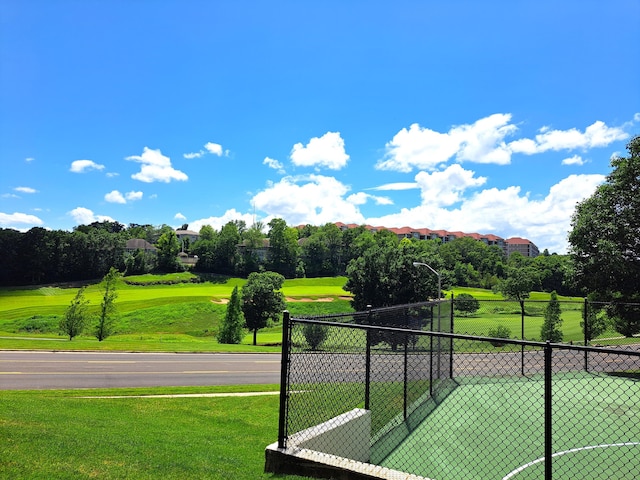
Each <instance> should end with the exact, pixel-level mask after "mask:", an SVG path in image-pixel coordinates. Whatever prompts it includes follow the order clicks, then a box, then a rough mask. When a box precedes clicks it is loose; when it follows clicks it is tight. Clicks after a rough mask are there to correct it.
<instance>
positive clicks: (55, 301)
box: [0, 273, 620, 352]
mask: <svg viewBox="0 0 640 480" xmlns="http://www.w3.org/2000/svg"><path fill="white" fill-rule="evenodd" d="M196 280H198V278H197V277H196V276H195V275H193V274H189V273H185V274H174V275H164V276H157V275H144V276H139V277H127V278H125V279H124V280H123V281H121V282H120V284H119V286H118V299H117V300H116V305H117V307H118V312H119V318H118V320H117V321H116V324H115V333H114V335H112V336H110V337H108V338H107V339H106V340H105V341H102V342H98V341H97V340H96V339H95V337H93V336H92V329H91V327H90V326H89V327H88V328H87V329H86V331H85V333H84V334H83V335H81V336H79V337H76V338H74V339H73V341H71V342H70V341H68V339H67V338H66V337H65V336H63V335H62V334H60V333H59V332H58V323H59V320H60V318H61V317H62V316H63V315H64V312H65V310H66V308H67V307H68V306H69V304H70V303H71V300H72V299H73V298H74V296H75V294H76V292H77V291H78V287H77V286H75V287H74V286H68V287H62V286H57V287H53V286H46V287H39V288H24V289H17V288H6V289H0V349H48V350H121V351H149V352H153V351H171V352H221V351H225V352H276V351H279V349H280V343H281V339H282V328H281V326H280V325H279V324H276V325H273V326H270V327H268V328H265V329H262V330H260V331H259V332H258V345H257V346H255V347H254V346H253V345H252V341H253V337H252V334H251V333H250V332H247V335H246V336H245V338H244V339H243V341H242V343H241V344H240V345H220V344H218V342H217V341H216V340H215V336H216V334H217V332H218V328H219V325H220V323H221V321H222V319H223V318H224V315H225V313H226V301H227V300H228V298H229V297H230V296H231V292H232V291H233V288H234V287H236V286H239V287H241V286H242V285H243V284H244V282H245V280H243V279H239V278H223V277H220V278H215V277H211V278H209V279H208V280H207V281H205V282H201V283H196V282H195V281H196ZM345 283H346V278H345V277H335V278H313V279H292V280H286V281H285V283H284V286H283V289H282V291H283V293H284V295H285V297H286V298H287V308H288V309H289V311H290V312H291V313H292V314H293V315H301V314H304V315H326V314H332V313H340V312H350V311H352V309H351V305H350V303H349V298H350V297H349V296H348V292H345V291H344V290H343V288H342V287H343V286H344V284H345ZM445 293H446V294H447V297H448V298H450V296H451V293H453V294H454V295H456V296H457V295H460V294H461V293H468V294H471V295H472V296H473V297H475V298H476V299H478V300H480V301H481V309H480V310H478V311H477V312H475V313H473V314H471V315H468V316H464V315H459V314H458V313H456V315H455V317H456V318H455V332H456V333H462V334H469V335H483V336H489V330H490V329H491V328H495V327H496V326H498V325H503V326H506V327H507V328H509V329H510V331H511V337H512V338H521V329H522V324H521V323H522V322H521V317H520V308H519V305H518V303H517V302H502V301H499V300H502V297H501V296H500V295H498V294H495V293H493V292H491V291H490V290H482V289H477V288H466V287H456V288H454V289H452V290H449V291H446V292H445ZM86 298H87V299H88V300H89V301H90V305H91V308H92V309H93V311H94V312H97V309H98V307H99V305H100V289H99V286H98V285H97V284H93V285H89V286H87V289H86ZM548 299H549V294H547V293H542V292H532V293H531V298H530V300H529V301H527V306H526V313H527V314H526V316H525V330H524V333H525V338H527V339H529V340H535V339H539V338H540V329H541V326H542V322H543V321H544V307H545V306H546V301H548ZM492 300H493V301H496V302H495V303H494V302H491V301H492ZM559 300H560V301H561V302H562V303H561V308H562V319H563V324H562V330H563V334H564V341H566V342H569V341H573V342H574V343H580V342H582V341H583V333H582V328H581V327H580V321H581V315H582V312H581V308H582V303H581V299H575V298H566V297H559ZM567 300H571V301H573V303H567ZM603 336H604V337H619V336H620V335H619V334H617V333H616V332H613V331H610V332H606V333H605V334H604V335H603Z"/></svg>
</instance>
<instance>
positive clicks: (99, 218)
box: [67, 207, 115, 225]
mask: <svg viewBox="0 0 640 480" xmlns="http://www.w3.org/2000/svg"><path fill="white" fill-rule="evenodd" d="M67 214H68V215H69V216H71V218H73V220H74V221H75V222H76V223H77V224H78V225H88V224H90V223H93V222H114V221H115V220H114V219H113V218H111V217H109V216H107V215H95V214H94V213H93V212H92V211H91V210H89V209H88V208H84V207H77V208H74V209H73V210H71V211H70V212H67Z"/></svg>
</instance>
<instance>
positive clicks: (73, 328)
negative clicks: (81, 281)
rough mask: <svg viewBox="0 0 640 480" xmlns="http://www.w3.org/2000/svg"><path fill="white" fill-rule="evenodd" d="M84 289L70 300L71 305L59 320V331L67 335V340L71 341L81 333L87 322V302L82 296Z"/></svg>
mask: <svg viewBox="0 0 640 480" xmlns="http://www.w3.org/2000/svg"><path fill="white" fill-rule="evenodd" d="M85 288H86V287H82V288H80V289H79V290H78V292H77V293H76V296H75V297H74V299H73V300H71V304H70V305H69V306H68V307H67V310H66V312H65V313H64V317H62V318H61V319H60V330H61V331H62V332H63V333H64V334H65V335H69V340H73V337H76V336H78V335H80V334H81V333H82V331H83V330H84V326H85V324H86V322H87V317H88V310H89V300H87V299H86V298H85V296H84V291H85Z"/></svg>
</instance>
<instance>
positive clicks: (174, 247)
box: [156, 230, 180, 272]
mask: <svg viewBox="0 0 640 480" xmlns="http://www.w3.org/2000/svg"><path fill="white" fill-rule="evenodd" d="M156 248H157V249H158V268H159V269H160V270H161V271H163V272H177V271H179V270H180V262H179V261H178V253H180V241H179V240H178V236H177V235H176V232H174V231H173V230H169V231H165V232H164V233H163V234H162V235H160V238H158V243H157V244H156Z"/></svg>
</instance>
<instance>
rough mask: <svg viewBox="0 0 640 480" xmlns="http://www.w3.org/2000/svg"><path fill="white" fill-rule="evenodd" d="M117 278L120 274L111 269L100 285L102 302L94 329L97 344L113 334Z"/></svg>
mask: <svg viewBox="0 0 640 480" xmlns="http://www.w3.org/2000/svg"><path fill="white" fill-rule="evenodd" d="M119 278H120V272H118V270H116V269H115V268H113V267H111V269H110V270H109V272H108V273H107V274H106V275H105V276H104V278H103V279H102V282H101V283H100V290H101V294H102V300H101V302H100V310H99V313H98V323H97V324H96V328H95V337H96V338H97V339H98V341H99V342H101V341H102V340H104V339H105V338H107V337H108V336H109V335H111V334H112V333H113V324H114V323H115V315H116V311H117V310H116V304H115V302H116V299H117V298H118V292H117V291H116V288H117V283H118V279H119Z"/></svg>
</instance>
